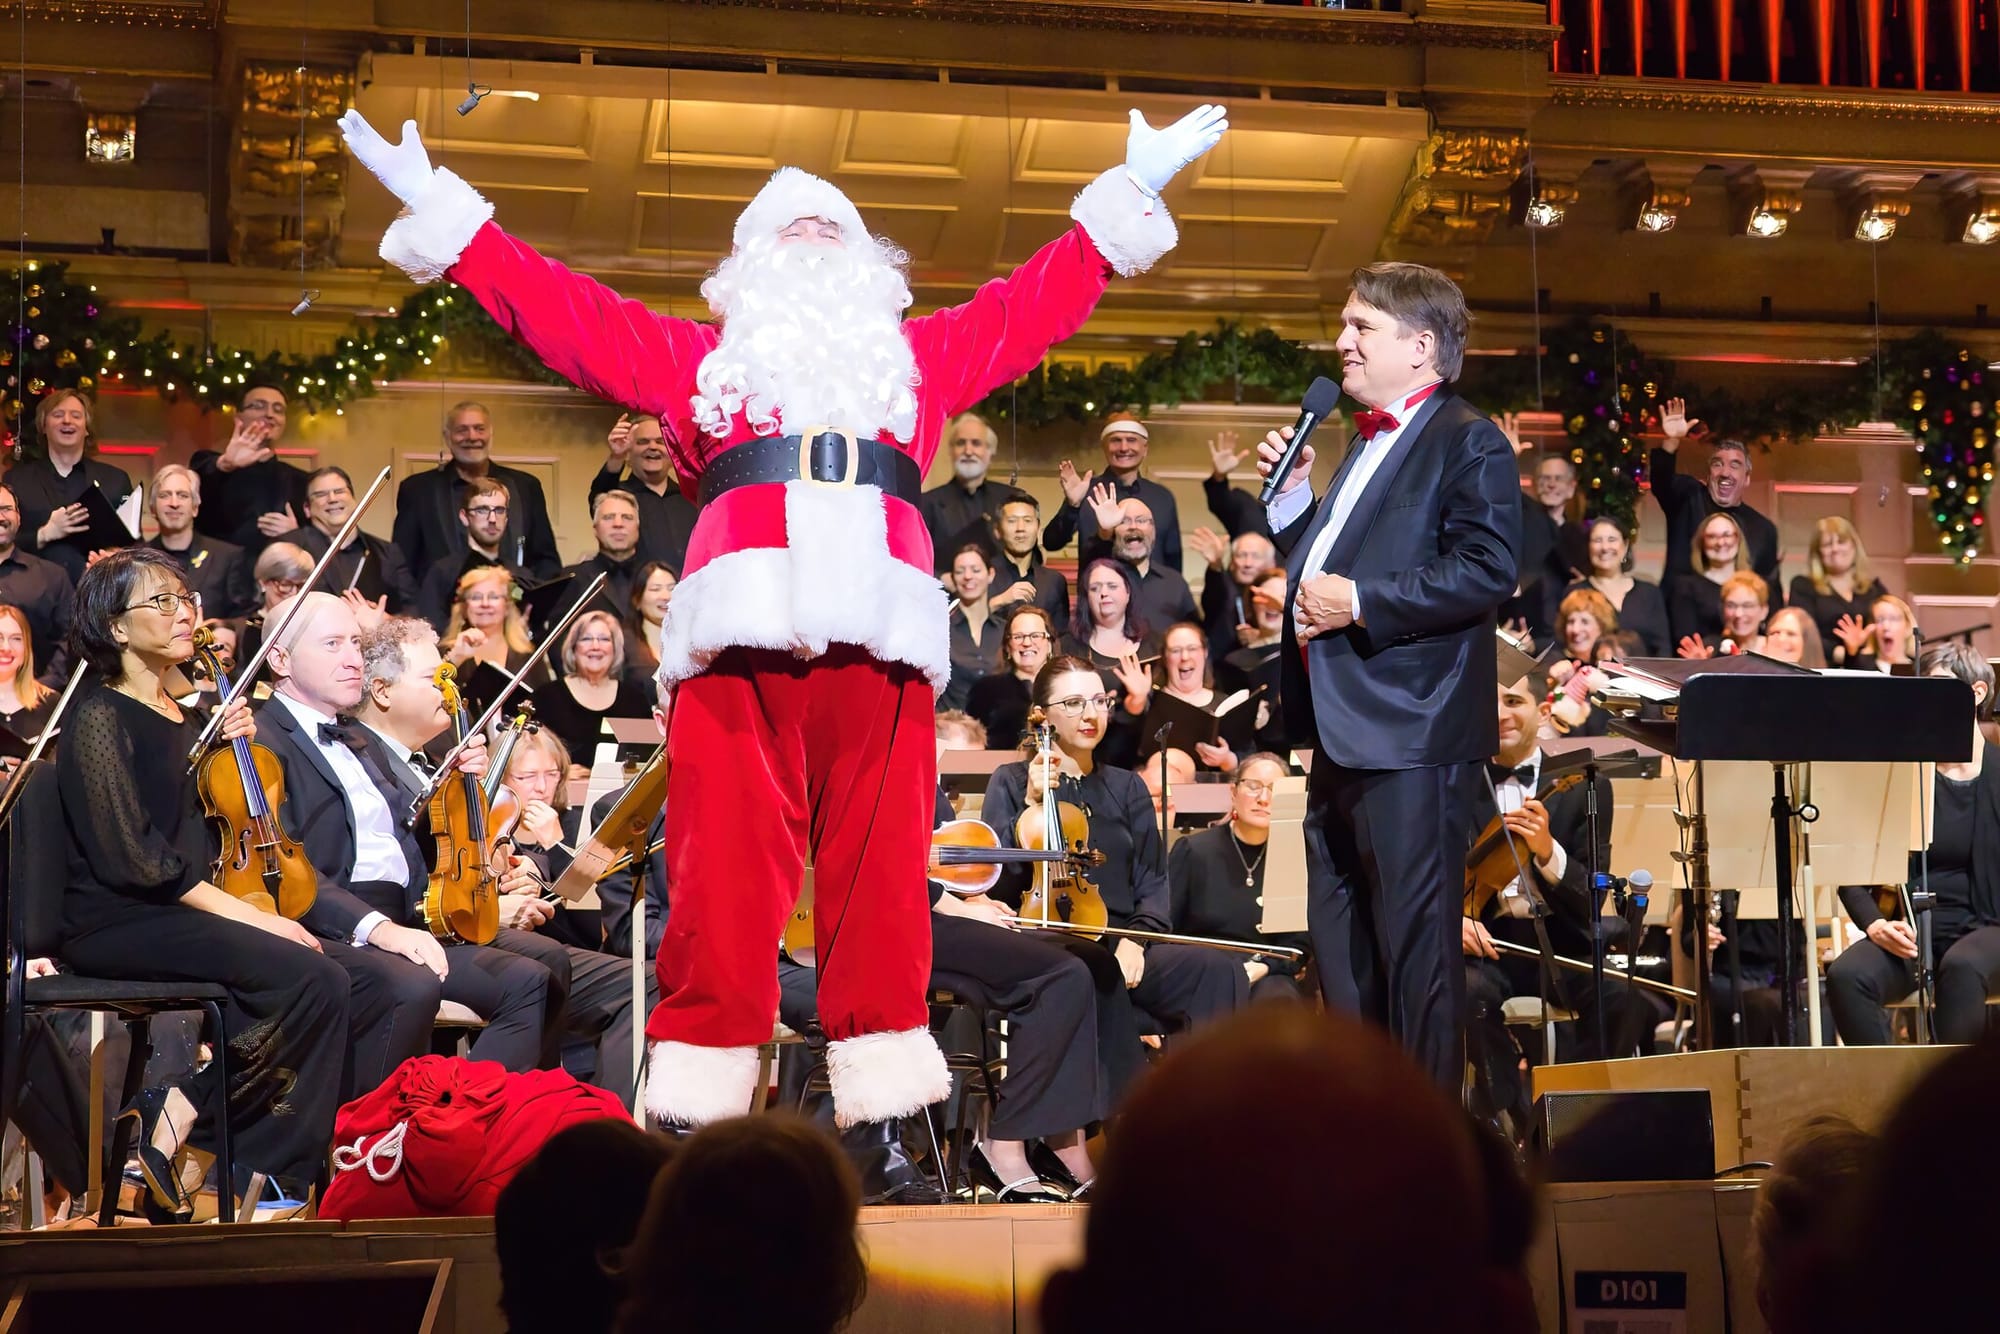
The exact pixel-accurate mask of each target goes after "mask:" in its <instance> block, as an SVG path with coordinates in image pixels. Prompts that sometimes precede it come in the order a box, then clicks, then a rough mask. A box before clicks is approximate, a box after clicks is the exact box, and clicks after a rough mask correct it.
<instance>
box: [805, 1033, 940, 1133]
mask: <svg viewBox="0 0 2000 1334" xmlns="http://www.w3.org/2000/svg"><path fill="white" fill-rule="evenodd" d="M826 1069H827V1078H828V1080H829V1081H830V1082H831V1083H832V1085H833V1119H834V1123H835V1124H836V1125H839V1126H841V1127H843V1128H845V1127H847V1126H852V1125H859V1124H861V1123H862V1122H864V1121H893V1120H895V1119H896V1118H897V1117H899V1116H908V1115H910V1114H911V1113H912V1112H915V1111H918V1110H920V1109H922V1108H925V1107H928V1106H930V1105H931V1104H932V1103H934V1102H939V1101H942V1100H943V1099H944V1098H946V1097H948V1096H950V1094H951V1072H950V1071H948V1070H946V1069H945V1065H944V1053H943V1052H941V1051H939V1050H938V1045H937V1039H935V1038H933V1037H932V1036H931V1033H930V1030H929V1029H927V1028H906V1029H904V1030H902V1031H901V1032H899V1033H864V1034H862V1035H861V1036H860V1037H858V1038H842V1039H841V1040H840V1041H838V1042H834V1043H831V1044H829V1045H828V1047H827V1051H826Z"/></svg>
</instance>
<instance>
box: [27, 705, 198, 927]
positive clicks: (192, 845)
mask: <svg viewBox="0 0 2000 1334" xmlns="http://www.w3.org/2000/svg"><path fill="white" fill-rule="evenodd" d="M201 726H202V724H201V719H200V716H199V715H197V714H196V713H195V712H194V711H193V710H191V709H190V710H184V711H183V720H182V721H181V722H175V721H173V720H172V719H171V718H168V717H165V716H164V715H162V714H159V713H156V712H154V711H153V710H152V709H149V708H147V707H146V706H145V705H144V704H141V703H140V702H139V701H138V700H136V699H133V698H131V697H130V696H129V695H123V694H120V693H119V692H118V691H116V690H113V689H111V687H109V686H106V685H97V686H94V687H93V688H92V689H91V691H90V693H89V694H87V695H85V696H83V698H82V699H81V700H79V701H78V702H77V703H76V704H75V705H74V707H73V708H72V709H71V711H70V714H69V716H68V718H67V719H66V726H65V727H64V730H63V740H62V745H61V746H60V747H59V748H58V749H57V752H56V783H57V789H58V791H59V792H60V794H61V799H62V811H63V824H64V825H65V827H66V829H67V832H68V840H67V844H68V846H67V848H66V849H65V852H66V856H67V859H68V863H69V888H68V890H67V892H66V893H65V894H64V895H63V938H64V939H65V940H71V939H74V938H76V937H77V936H80V935H83V934H85V933H87V932H89V931H91V930H92V929H94V928H96V927H98V926H101V925H103V924H105V923H107V922H110V921H113V920H116V918H117V917H118V915H119V914H120V913H121V912H123V911H125V909H126V907H127V905H129V904H130V903H131V902H132V901H134V900H137V901H138V902H141V903H153V904H168V903H174V902H177V901H178V900H179V899H180V898H181V896H182V895H184V894H186V893H187V892H188V890H190V889H192V888H193V887H194V886H195V885H196V884H198V883H200V882H201V880H202V879H204V878H205V877H206V876H207V874H208V863H209V860H210V857H211V855H212V854H211V851H210V846H209V844H210V838H209V833H208V829H207V826H206V825H205V824H204V823H203V821H202V814H201V808H200V806H199V805H198V804H197V797H196V793H195V785H194V784H193V783H191V782H189V781H188V778H187V754H188V751H189V750H190V749H191V748H192V747H193V745H194V742H195V738H196V737H197V736H199V735H200V733H201Z"/></svg>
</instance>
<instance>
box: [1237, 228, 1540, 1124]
mask: <svg viewBox="0 0 2000 1334" xmlns="http://www.w3.org/2000/svg"><path fill="white" fill-rule="evenodd" d="M1341 322H1342V326H1343V327H1342V331H1341V335H1340V338H1339V341H1338V342H1337V344H1336V346H1337V348H1338V349H1339V351H1340V355H1341V360H1342V364H1343V366H1344V367H1345V374H1344V375H1343V377H1342V386H1343V388H1344V389H1345V390H1346V392H1347V393H1348V395H1349V396H1350V397H1352V398H1354V399H1356V400H1358V401H1359V402H1360V403H1361V404H1362V405H1363V406H1364V408H1365V409H1366V410H1365V411H1361V412H1357V413H1356V414H1355V425H1356V427H1357V430H1358V434H1359V439H1358V440H1357V442H1356V443H1355V445H1354V447H1353V448H1352V449H1350V450H1349V452H1348V456H1347V458H1346V460H1345V461H1344V462H1343V463H1342V464H1341V467H1340V469H1339V471H1338V472H1337V473H1335V475H1334V479H1333V482H1332V484H1331V485H1330V486H1328V487H1327V489H1326V492H1325V493H1324V495H1322V496H1321V497H1320V498H1319V499H1318V500H1317V501H1315V500H1314V497H1313V494H1312V488H1311V486H1310V484H1309V479H1310V477H1311V474H1312V461H1313V456H1312V451H1311V449H1310V448H1307V449H1306V450H1305V451H1303V452H1302V456H1301V458H1300V459H1299V461H1298V464H1297V466H1295V467H1294V468H1293V469H1292V472H1291V474H1290V475H1289V476H1288V477H1286V478H1284V479H1283V481H1282V489H1281V490H1280V492H1279V494H1278V495H1277V497H1276V498H1275V499H1274V500H1273V501H1272V504H1271V507H1270V521H1271V532H1272V533H1273V534H1274V540H1275V542H1276V543H1277V547H1278V550H1279V551H1280V552H1281V553H1283V554H1284V556H1285V558H1286V571H1287V573H1288V575H1289V576H1290V579H1291V587H1292V593H1291V602H1290V606H1289V607H1288V608H1287V614H1286V617H1285V626H1284V650H1283V654H1282V660H1283V662H1284V671H1285V685H1284V700H1285V707H1286V708H1287V710H1289V712H1290V715H1291V717H1290V721H1291V723H1292V726H1293V730H1294V734H1295V735H1297V736H1300V737H1311V738H1312V739H1313V763H1312V774H1311V778H1310V780H1309V785H1308V790H1307V808H1306V831H1305V832H1306V861H1307V877H1308V895H1309V905H1308V913H1309V922H1310V926H1311V930H1312V938H1313V953H1314V955H1315V956H1316V957H1317V958H1318V960H1319V966H1320V970H1321V979H1322V986H1323V989H1324V990H1325V992H1326V996H1327V999H1328V1001H1329V1002H1330V1003H1332V1004H1335V1005H1339V1006H1342V1007H1344V1008H1347V1009H1350V1010H1356V1011H1359V1012H1360V1013H1361V1014H1363V1015H1366V1016H1368V1017H1370V1018H1373V1019H1375V1020H1376V1021H1377V1022H1379V1023H1382V1024H1385V1025H1386V1026H1387V1027H1388V1028H1389V1030H1390V1032H1392V1033H1393V1034H1395V1035H1396V1037H1398V1038H1399V1039H1400V1040H1401V1041H1402V1042H1403V1043H1404V1045H1405V1046H1407V1047H1408V1048H1409V1049H1410V1050H1411V1053H1412V1054H1413V1055H1414V1056H1415V1057H1416V1059H1417V1062H1418V1063H1419V1064H1420V1065H1422V1066H1423V1067H1424V1068H1425V1069H1426V1070H1428V1071H1429V1072H1430V1074H1431V1076H1432V1077H1433V1078H1434V1079H1436V1080H1437V1081H1438V1083H1439V1084H1441V1085H1443V1086H1444V1087H1446V1088H1448V1089H1452V1090H1456V1089H1457V1088H1458V1087H1459V1085H1460V1082H1461V1079H1462V1077H1463V1073H1464V1059H1465V1043H1464V1008H1465V1006H1464V1002H1465V969H1464V966H1463V964H1462V963H1461V962H1460V959H1459V932H1458V918H1459V906H1460V902H1461V899H1462V895H1463V890H1464V876H1465V866H1464V857H1465V850H1466V847H1467V846H1468V844H1469V842H1470V840H1471V820H1472V795H1473V788H1474V785H1475V784H1476V783H1477V782H1478V781H1479V780H1478V771H1477V770H1476V769H1475V768H1474V767H1473V766H1474V765H1475V764H1479V763H1484V762H1485V760H1486V757H1487V756H1489V755H1491V754H1492V753H1493V751H1494V736H1495V726H1494V717H1493V705H1492V700H1493V690H1494V686H1495V682H1494V678H1495V677H1496V675H1497V674H1498V673H1497V672H1496V670H1495V667H1494V659H1493V630H1494V613H1495V611H1496V609H1497V608H1498V607H1499V606H1500V604H1501V602H1503V601H1505V600H1506V598H1507V597H1508V596H1509V595H1510V594H1511V593H1513V591H1514V581H1515V575H1516V570H1517V564H1518V560H1519V550H1520V545H1521V484H1520V475H1519V473H1518V472H1517V471H1516V470H1515V464H1514V451H1513V449H1512V447H1511V446H1509V445H1508V443H1507V438H1506V436H1505V435H1504V434H1502V433H1501V431H1500V428H1499V427H1497V426H1495V425H1494V424H1493V423H1492V422H1491V421H1489V420H1487V419H1486V417H1484V416H1482V415H1481V414H1480V413H1479V412H1478V411H1476V410H1475V409H1473V408H1472V407H1471V406H1470V405H1469V404H1467V403H1466V402H1464V401H1463V400H1462V399H1460V398H1458V397H1457V396H1456V395H1454V394H1453V393H1452V392H1451V391H1450V389H1449V388H1447V387H1446V386H1447V385H1448V384H1449V383H1450V382H1451V381H1452V380H1454V379H1455V378H1457V376H1458V372H1459V368H1460V365H1461V362H1462V360H1463V357H1464V352H1465V335H1466V325H1467V315H1466V309H1465V297H1464V294H1463V293H1461V292H1460V291H1459V290H1458V287H1457V285H1456V284H1455V283H1453V282H1452V281H1451V280H1450V279H1449V278H1447V277H1445V276H1444V275H1443V274H1442V273H1439V272H1438V271H1437V270H1435V269H1430V268H1425V267H1424V266H1422V265H1419V264H1394V263H1385V264H1371V265H1369V266H1367V267H1365V268H1361V269H1356V270H1355V271H1354V277H1353V283H1352V287H1351V289H1350V291H1349V294H1348V298H1347V306H1346V308H1345V309H1344V310H1343V311H1342V312H1341ZM1290 434H1291V430H1290V428H1289V427H1287V428H1286V429H1285V430H1284V431H1282V432H1278V431H1274V432H1272V433H1271V434H1269V435H1267V436H1266V437H1265V438H1264V442H1263V443H1262V444H1261V445H1260V446H1259V447H1258V453H1259V456H1260V464H1259V466H1260V468H1261V469H1262V470H1263V471H1264V472H1265V473H1266V474H1268V473H1269V472H1270V470H1271V469H1272V468H1274V467H1276V466H1277V463H1278V459H1279V458H1280V456H1281V455H1282V454H1283V452H1284V449H1285V445H1286V443H1287V441H1288V440H1289V438H1290Z"/></svg>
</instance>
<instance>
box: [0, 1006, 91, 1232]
mask: <svg viewBox="0 0 2000 1334" xmlns="http://www.w3.org/2000/svg"><path fill="white" fill-rule="evenodd" d="M20 1061H21V1083H20V1088H19V1089H18V1091H17V1092H16V1093H15V1101H14V1105H13V1106H12V1107H11V1108H5V1109H0V1110H4V1112H5V1113H6V1115H7V1117H8V1118H9V1119H11V1120H12V1121H13V1122H14V1124H15V1125H17V1126H19V1127H20V1128H21V1134H22V1135H23V1136H24V1137H25V1138H26V1139H27V1141H28V1143H29V1144H31V1145H33V1146H34V1149H35V1152H36V1153H38V1154H40V1155H41V1156H42V1165H43V1166H44V1167H46V1168H47V1169H48V1172H49V1175H50V1176H52V1177H54V1178H55V1180H56V1182H57V1184H58V1185H60V1186H61V1187H62V1188H63V1189H64V1190H66V1191H68V1192H69V1193H70V1194H71V1195H76V1196H81V1195H82V1194H83V1192H84V1191H85V1190H86V1189H87V1188H88V1187H89V1184H90V1168H89V1165H88V1164H87V1163H86V1162H85V1161H84V1157H85V1154H86V1152H87V1147H86V1144H85V1141H86V1140H87V1138H88V1136H89V1126H90V1106H89V1095H88V1094H86V1093H85V1092H84V1089H83V1081H82V1080H80V1079H78V1078H77V1076H76V1067H75V1066H73V1065H71V1064H70V1059H69V1046H68V1044H67V1043H65V1042H64V1041H63V1040H62V1039H61V1038H60V1037H58V1036H57V1035H56V1031H55V1029H54V1027H52V1026H51V1025H50V1023H49V1021H48V1019H47V1018H46V1017H44V1016H43V1015H39V1014H31V1015H29V1016H28V1017H27V1027H26V1031H25V1034H24V1036H23V1040H22V1044H21V1054H20Z"/></svg>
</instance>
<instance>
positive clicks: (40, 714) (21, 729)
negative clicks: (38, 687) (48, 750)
mask: <svg viewBox="0 0 2000 1334" xmlns="http://www.w3.org/2000/svg"><path fill="white" fill-rule="evenodd" d="M58 698H59V695H58V693H57V692H56V691H53V690H52V691H49V692H48V693H47V694H45V695H43V696H42V702H41V703H40V704H37V705H35V706H34V707H33V708H31V709H17V710H15V711H14V712H13V713H7V712H5V711H4V710H0V727H5V728H6V729H7V730H8V731H10V732H12V733H13V734H14V735H15V736H17V737H19V738H21V740H23V741H28V742H32V741H33V740H34V739H35V738H36V737H38V736H40V735H41V734H42V729H43V728H44V727H46V726H48V722H49V715H50V714H51V713H53V712H55V707H56V700H57V699H58Z"/></svg>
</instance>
